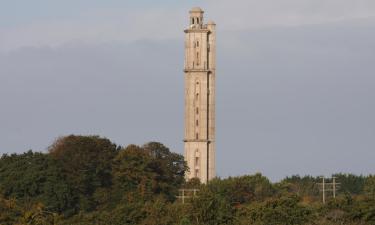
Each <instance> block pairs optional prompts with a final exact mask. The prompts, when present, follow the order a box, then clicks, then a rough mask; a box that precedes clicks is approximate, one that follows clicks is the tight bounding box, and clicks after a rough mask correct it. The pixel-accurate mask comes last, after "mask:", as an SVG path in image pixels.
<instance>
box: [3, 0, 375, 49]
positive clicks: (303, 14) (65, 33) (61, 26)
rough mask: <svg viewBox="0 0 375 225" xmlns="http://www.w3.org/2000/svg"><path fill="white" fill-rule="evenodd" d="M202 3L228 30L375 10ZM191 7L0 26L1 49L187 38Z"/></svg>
mask: <svg viewBox="0 0 375 225" xmlns="http://www.w3.org/2000/svg"><path fill="white" fill-rule="evenodd" d="M67 4H68V3H67ZM201 6H202V7H203V8H204V9H205V10H206V18H207V19H213V20H215V21H216V22H217V24H218V28H219V29H220V30H223V31H229V30H248V29H259V28H266V27H280V26H301V25H306V24H324V23H330V22H335V21H342V20H352V19H358V18H366V17H371V16H374V15H375V1H373V0H283V1H280V0H262V1H258V0H236V1H227V0H209V1H205V2H202V4H201ZM184 7H185V6H184ZM188 10H189V9H188V8H183V7H181V8H176V6H167V5H166V6H161V5H159V6H158V7H151V8H140V7H138V8H118V9H117V8H102V9H100V8H94V9H90V10H89V11H87V12H81V14H75V15H71V16H70V17H64V18H54V19H51V20H32V19H31V20H30V22H28V23H23V24H18V25H14V26H13V27H3V28H0V51H11V50H13V49H17V48H19V47H24V46H52V47H54V46H55V47H56V46H59V45H61V44H64V43H66V42H72V41H80V42H85V43H98V42H111V41H126V42H131V41H134V40H141V39H153V40H157V39H173V38H182V36H183V33H182V30H183V29H184V27H186V26H187V23H188V19H187V17H188Z"/></svg>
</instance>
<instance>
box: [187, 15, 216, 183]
mask: <svg viewBox="0 0 375 225" xmlns="http://www.w3.org/2000/svg"><path fill="white" fill-rule="evenodd" d="M215 35H216V33H215V24H214V23H213V22H210V23H208V24H203V11H202V10H201V9H199V8H194V9H193V10H191V11H190V27H189V28H188V29H186V30H185V68H184V72H185V139H184V142H185V160H186V162H187V164H188V166H189V169H190V170H189V172H188V173H187V179H191V178H199V179H200V181H201V182H202V183H206V182H207V181H209V180H210V179H212V178H214V177H215V52H216V40H215V39H216V38H215Z"/></svg>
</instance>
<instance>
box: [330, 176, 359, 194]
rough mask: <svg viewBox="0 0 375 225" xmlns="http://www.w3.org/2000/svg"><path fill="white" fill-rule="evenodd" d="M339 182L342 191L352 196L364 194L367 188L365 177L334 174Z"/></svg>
mask: <svg viewBox="0 0 375 225" xmlns="http://www.w3.org/2000/svg"><path fill="white" fill-rule="evenodd" d="M333 176H334V177H336V178H337V179H336V180H337V182H339V183H340V187H341V189H340V191H341V192H342V193H344V192H348V193H351V194H362V193H363V189H364V186H365V182H366V178H365V177H364V176H362V175H361V176H357V175H354V174H344V173H337V174H333Z"/></svg>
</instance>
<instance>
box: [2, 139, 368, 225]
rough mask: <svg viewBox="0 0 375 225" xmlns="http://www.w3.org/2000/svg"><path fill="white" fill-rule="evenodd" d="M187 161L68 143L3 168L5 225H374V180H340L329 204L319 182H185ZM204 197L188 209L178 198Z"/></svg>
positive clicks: (147, 148)
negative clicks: (184, 193) (184, 194)
mask: <svg viewBox="0 0 375 225" xmlns="http://www.w3.org/2000/svg"><path fill="white" fill-rule="evenodd" d="M187 169H188V168H187V167H186V164H185V162H184V159H183V157H182V156H181V155H179V154H176V153H173V152H171V151H170V150H169V149H168V148H167V147H166V146H164V145H163V144H161V143H157V142H150V143H147V144H145V145H143V146H136V145H129V146H127V147H125V148H124V147H121V146H117V145H115V144H114V143H112V142H111V141H110V140H108V139H106V138H102V137H99V136H74V135H71V136H66V137H61V138H59V139H58V140H56V141H55V143H54V144H53V145H51V146H50V147H49V150H48V153H39V152H33V151H28V152H25V153H23V154H11V155H3V156H2V157H1V159H0V224H1V225H8V224H9V225H23V224H38V225H44V224H46V225H47V224H48V225H49V224H58V225H73V224H80V225H86V224H87V225H88V224H98V225H107V224H110V225H122V224H141V225H220V224H222V225H231V224H233V225H375V176H356V175H351V174H335V175H334V176H336V177H337V180H338V182H340V183H341V185H340V186H341V188H340V190H339V191H338V194H337V197H336V198H335V199H333V198H332V197H331V194H330V193H328V194H327V202H326V204H322V201H321V193H320V191H319V186H318V185H317V183H318V182H320V181H321V180H320V178H317V177H312V176H304V177H300V176H291V177H287V178H285V179H283V180H281V181H280V182H278V183H272V182H270V180H269V179H267V177H264V176H262V175H261V174H253V175H245V176H240V177H229V178H226V179H220V178H217V179H214V180H212V181H211V182H210V183H208V184H207V185H202V184H200V183H199V181H198V180H191V181H189V182H187V183H186V182H185V180H184V174H185V172H186V171H187ZM181 188H186V189H192V188H196V189H199V191H198V192H197V195H196V196H195V197H193V196H191V197H192V198H189V199H186V201H185V204H182V202H181V200H180V199H178V198H176V196H177V195H178V194H179V191H178V190H179V189H181Z"/></svg>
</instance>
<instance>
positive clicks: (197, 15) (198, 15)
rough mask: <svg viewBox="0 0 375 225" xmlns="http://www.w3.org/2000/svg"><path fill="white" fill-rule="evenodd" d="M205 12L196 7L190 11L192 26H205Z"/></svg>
mask: <svg viewBox="0 0 375 225" xmlns="http://www.w3.org/2000/svg"><path fill="white" fill-rule="evenodd" d="M203 14H204V11H203V10H202V9H201V8H199V7H194V8H192V9H191V10H190V26H193V27H195V28H201V27H202V25H203Z"/></svg>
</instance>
